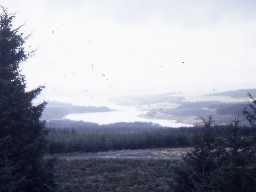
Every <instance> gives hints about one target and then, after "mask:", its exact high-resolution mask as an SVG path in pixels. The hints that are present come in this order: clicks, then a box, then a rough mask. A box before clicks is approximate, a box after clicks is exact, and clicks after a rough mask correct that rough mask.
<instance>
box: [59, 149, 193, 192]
mask: <svg viewBox="0 0 256 192" xmlns="http://www.w3.org/2000/svg"><path fill="white" fill-rule="evenodd" d="M188 150H189V149H180V148H178V149H158V150H127V151H115V152H100V153H88V154H73V155H71V154H69V155H59V156H58V161H57V164H56V178H57V183H58V187H59V190H60V191H61V192H167V191H168V192H171V181H172V166H173V165H174V163H175V162H176V160H178V159H180V158H181V156H182V155H183V154H184V153H186V152H187V151H188Z"/></svg>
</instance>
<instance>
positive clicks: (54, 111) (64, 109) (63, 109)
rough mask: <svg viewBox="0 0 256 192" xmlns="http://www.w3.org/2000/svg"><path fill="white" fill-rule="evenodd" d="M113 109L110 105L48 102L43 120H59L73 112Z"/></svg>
mask: <svg viewBox="0 0 256 192" xmlns="http://www.w3.org/2000/svg"><path fill="white" fill-rule="evenodd" d="M109 111H112V110H111V109H110V108H108V107H95V106H78V105H72V104H69V103H62V102H55V101H54V102H53V101H50V102H48V104H47V106H46V108H45V110H44V112H43V114H42V119H43V120H58V119H62V118H64V117H65V116H66V115H68V114H72V113H97V112H109Z"/></svg>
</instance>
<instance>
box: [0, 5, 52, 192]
mask: <svg viewBox="0 0 256 192" xmlns="http://www.w3.org/2000/svg"><path fill="white" fill-rule="evenodd" d="M14 19H15V16H14V15H10V14H9V13H8V12H7V11H6V10H5V9H3V10H2V13H1V15H0V192H14V191H15V192H16V191H19V192H28V191H33V192H46V191H51V190H52V189H53V186H54V182H53V174H52V172H51V171H50V169H49V162H48V161H47V160H45V159H44V155H45V152H46V143H45V138H44V136H45V134H46V132H45V129H44V124H43V122H41V121H40V116H41V113H42V111H43V109H44V106H45V103H42V104H39V105H37V106H35V105H33V104H32V100H33V99H34V98H35V97H36V96H37V95H38V94H39V93H40V92H41V90H42V87H39V88H37V89H35V90H32V91H29V92H26V82H25V78H24V76H23V75H22V73H21V70H20V65H21V64H22V63H24V62H25V61H26V60H27V59H28V57H29V55H30V54H29V52H27V51H26V49H25V42H26V37H25V36H24V34H23V33H21V32H20V27H19V28H14V26H13V21H14Z"/></svg>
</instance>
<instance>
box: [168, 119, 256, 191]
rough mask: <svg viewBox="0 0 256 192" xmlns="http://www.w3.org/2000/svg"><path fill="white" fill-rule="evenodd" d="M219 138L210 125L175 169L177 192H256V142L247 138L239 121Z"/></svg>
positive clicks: (200, 134) (249, 137)
mask: <svg viewBox="0 0 256 192" xmlns="http://www.w3.org/2000/svg"><path fill="white" fill-rule="evenodd" d="M226 131H227V133H226V134H224V135H221V136H218V134H216V131H215V129H214V127H212V126H211V123H207V124H206V126H205V128H203V129H202V130H201V132H200V133H199V134H198V135H197V136H196V137H195V146H194V149H193V150H192V152H190V153H189V154H187V155H186V156H185V157H184V159H183V161H182V162H181V163H180V164H179V165H177V166H176V167H175V169H174V180H173V189H174V191H175V192H229V191H232V192H241V191H243V192H254V191H256V144H255V143H256V138H255V136H254V135H253V134H252V135H249V136H244V135H243V134H242V133H241V131H242V128H240V127H239V124H238V121H234V123H232V124H231V125H230V126H229V128H227V130H226Z"/></svg>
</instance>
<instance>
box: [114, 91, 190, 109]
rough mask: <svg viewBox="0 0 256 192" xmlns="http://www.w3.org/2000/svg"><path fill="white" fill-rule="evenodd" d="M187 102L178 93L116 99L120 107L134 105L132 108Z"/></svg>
mask: <svg viewBox="0 0 256 192" xmlns="http://www.w3.org/2000/svg"><path fill="white" fill-rule="evenodd" d="M184 100H185V98H184V97H183V96H181V95H180V94H178V93H163V94H152V95H145V96H134V97H122V98H115V99H114V102H115V103H117V104H119V105H127V106H129V105H132V106H141V105H155V104H161V103H165V104H167V103H169V104H171V103H175V104H177V103H181V102H183V101H184Z"/></svg>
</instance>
